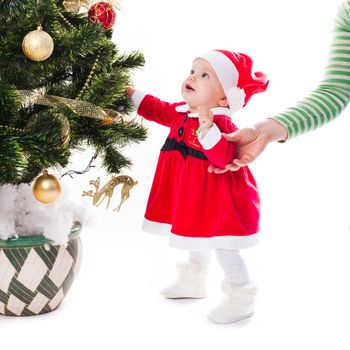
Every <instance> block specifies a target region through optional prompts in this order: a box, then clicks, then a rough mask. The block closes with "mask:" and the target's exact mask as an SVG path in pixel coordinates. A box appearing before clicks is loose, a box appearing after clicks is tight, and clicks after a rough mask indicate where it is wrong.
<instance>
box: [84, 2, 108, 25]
mask: <svg viewBox="0 0 350 350" xmlns="http://www.w3.org/2000/svg"><path fill="white" fill-rule="evenodd" d="M88 18H89V20H90V21H91V22H93V23H99V24H101V25H102V27H103V28H105V29H109V28H112V27H113V24H114V22H115V11H114V9H113V7H112V5H111V4H109V3H108V2H98V3H97V4H95V5H93V6H91V7H90V9H89V12H88Z"/></svg>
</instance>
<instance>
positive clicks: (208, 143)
mask: <svg viewBox="0 0 350 350" xmlns="http://www.w3.org/2000/svg"><path fill="white" fill-rule="evenodd" d="M220 140H221V131H220V129H219V128H218V127H217V125H216V124H215V123H214V124H213V126H212V127H211V128H210V129H209V131H208V132H207V133H206V134H205V136H203V134H202V132H200V133H199V135H198V141H199V143H200V144H201V145H202V146H203V148H204V149H206V150H208V149H211V148H213V147H214V146H215V145H216V144H217V143H218V142H219V141H220Z"/></svg>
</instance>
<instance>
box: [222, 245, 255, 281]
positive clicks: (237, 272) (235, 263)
mask: <svg viewBox="0 0 350 350" xmlns="http://www.w3.org/2000/svg"><path fill="white" fill-rule="evenodd" d="M215 254H216V258H217V260H218V262H219V264H220V265H221V267H222V269H223V271H224V274H225V277H226V279H227V281H229V282H232V283H235V284H236V285H239V286H243V285H245V284H247V283H249V276H248V271H247V267H246V265H245V262H244V260H243V259H242V257H241V256H240V254H239V250H233V249H216V250H215Z"/></svg>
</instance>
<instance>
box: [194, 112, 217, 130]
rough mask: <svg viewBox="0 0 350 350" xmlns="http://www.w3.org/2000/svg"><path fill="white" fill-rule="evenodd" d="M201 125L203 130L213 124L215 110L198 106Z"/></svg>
mask: <svg viewBox="0 0 350 350" xmlns="http://www.w3.org/2000/svg"><path fill="white" fill-rule="evenodd" d="M198 119H199V127H200V128H201V130H205V129H209V128H211V127H212V125H213V120H214V117H213V112H212V111H211V110H210V109H208V108H206V107H201V106H200V107H198Z"/></svg>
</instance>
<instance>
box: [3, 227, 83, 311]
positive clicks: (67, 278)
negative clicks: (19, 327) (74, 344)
mask: <svg viewBox="0 0 350 350" xmlns="http://www.w3.org/2000/svg"><path fill="white" fill-rule="evenodd" d="M81 228H82V225H81V224H80V223H75V224H74V225H73V227H72V229H71V232H70V235H69V240H68V243H67V245H66V246H65V245H55V244H53V243H52V241H50V240H48V239H47V238H45V237H44V236H42V235H35V236H23V237H19V238H10V239H8V240H0V314H2V315H8V316H34V315H40V314H45V313H47V312H51V311H53V310H55V309H57V307H58V306H59V305H60V304H61V302H62V300H63V298H64V297H65V295H66V294H67V292H68V290H69V288H70V286H71V285H72V283H73V280H74V278H75V276H76V275H77V273H78V271H79V268H80V262H81V256H82V247H81V240H80V237H79V234H80V231H81Z"/></svg>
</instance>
